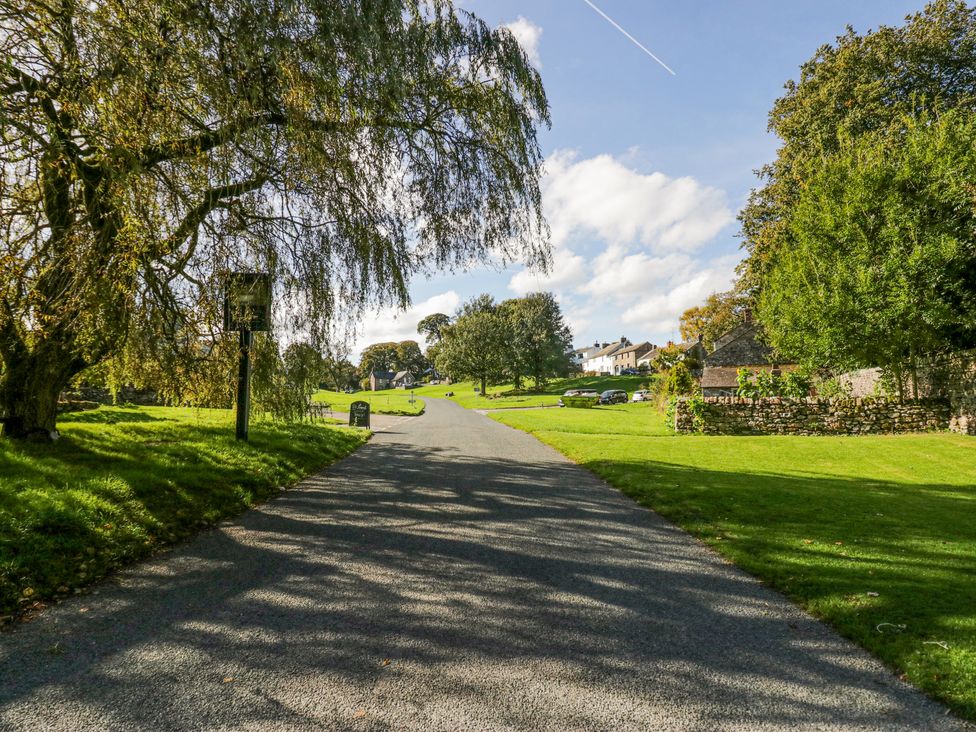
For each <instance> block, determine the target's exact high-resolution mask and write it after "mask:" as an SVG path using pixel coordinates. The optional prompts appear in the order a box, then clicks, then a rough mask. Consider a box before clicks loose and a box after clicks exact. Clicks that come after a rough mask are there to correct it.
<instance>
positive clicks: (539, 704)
mask: <svg viewBox="0 0 976 732" xmlns="http://www.w3.org/2000/svg"><path fill="white" fill-rule="evenodd" d="M960 728H962V726H961V725H960V724H959V723H958V722H955V721H954V720H953V719H952V718H951V717H949V716H947V715H946V714H945V710H944V709H943V708H941V707H940V706H938V705H936V704H934V703H932V702H929V701H928V700H926V699H925V698H924V697H922V696H921V695H920V694H918V693H916V692H914V691H912V690H911V689H909V688H908V687H906V686H905V685H904V684H902V683H900V682H898V681H897V680H896V679H895V678H894V677H893V676H892V675H891V674H889V673H888V672H886V671H885V670H884V669H883V668H881V667H880V666H879V664H877V663H876V662H874V661H873V660H871V659H870V658H869V657H868V656H867V655H866V654H864V653H863V652H861V651H859V650H857V649H856V648H854V647H853V646H851V645H850V644H849V643H847V642H845V641H843V640H842V639H840V638H839V637H837V636H836V635H835V634H833V633H831V632H829V631H828V630H827V629H826V628H825V627H823V626H822V625H820V624H818V623H816V622H815V621H813V620H811V619H810V618H808V617H805V616H804V615H802V614H801V613H800V612H799V611H797V610H796V609H795V608H794V607H793V606H791V605H790V604H789V603H787V602H786V601H784V600H783V599H782V598H781V597H779V596H778V595H776V594H774V593H772V592H770V591H768V590H767V589H765V588H764V587H762V586H761V585H759V584H758V583H757V582H755V581H754V580H752V579H750V578H748V577H746V576H744V575H743V574H741V573H739V572H738V571H736V570H734V569H733V568H731V567H730V566H728V565H726V564H724V563H723V562H722V561H721V560H720V559H718V558H716V557H715V556H714V555H713V554H712V553H711V552H709V551H708V550H707V549H705V548H703V547H702V546H701V545H699V544H697V543H696V542H695V541H694V540H692V539H691V538H689V537H688V536H687V535H686V534H684V533H682V532H680V531H678V530H677V529H675V528H674V527H672V526H670V525H669V524H667V523H666V522H664V521H663V520H661V519H660V518H658V517H657V516H655V515H654V514H652V513H650V512H648V511H646V510H644V509H641V508H639V507H637V506H635V505H634V504H632V503H631V502H630V501H629V500H627V499H626V498H624V497H622V496H621V495H620V494H618V493H617V492H616V491H614V490H612V489H610V488H608V487H607V486H606V485H605V484H603V483H601V482H600V481H599V480H597V479H595V478H594V477H593V476H591V475H590V474H588V473H586V472H585V471H583V470H582V469H580V468H577V467H576V466H574V465H572V464H570V463H568V462H567V461H566V460H565V459H563V458H561V457H560V456H559V455H557V454H556V453H555V452H553V451H552V450H550V449H549V448H547V447H545V446H543V445H541V444H539V443H538V442H536V441H535V440H533V439H532V438H530V437H527V436H525V435H523V434H521V433H518V432H515V431H513V430H510V429H508V428H506V427H503V426H501V425H499V424H496V423H494V422H492V421H491V420H489V419H488V418H487V417H484V416H481V415H478V414H474V413H473V412H466V411H464V410H462V409H461V408H460V407H457V406H456V405H454V404H452V403H449V402H442V401H433V400H431V401H430V402H429V407H428V412H427V415H426V416H425V417H422V418H419V419H413V420H403V421H394V422H392V423H390V424H388V425H387V427H386V431H384V432H382V433H379V434H378V435H377V436H376V437H375V438H374V439H373V441H372V442H371V443H370V444H369V445H368V446H366V447H365V448H364V449H362V450H361V451H359V452H358V453H357V454H355V455H353V456H351V457H350V458H348V459H346V460H345V461H343V462H342V463H340V464H338V465H336V466H334V467H333V468H332V469H330V470H329V471H327V472H326V473H324V474H322V475H319V476H316V477H314V478H312V479H310V480H308V481H306V482H305V483H304V484H303V485H302V486H301V487H300V488H297V489H295V490H292V491H289V492H287V493H285V494H284V495H283V496H282V497H281V498H280V499H278V500H276V501H273V502H272V503H270V504H268V505H267V506H265V507H263V508H262V509H260V510H257V511H252V512H250V513H249V514H247V515H246V516H244V517H242V518H241V519H240V520H238V521H235V522H232V523H229V524H226V525H224V526H223V527H222V528H220V529H219V530H216V531H212V532H209V533H207V534H206V535H203V536H201V537H199V538H198V539H197V540H195V541H193V542H190V543H189V544H187V545H186V546H184V547H183V548H181V549H179V550H177V551H174V552H172V553H171V554H169V555H167V556H164V557H160V558H158V559H156V560H154V561H151V562H148V563H146V564H142V565H140V566H138V567H136V568H134V569H132V570H130V571H128V572H125V573H124V574H123V575H121V576H119V577H118V578H117V579H115V580H113V581H112V582H110V583H106V584H103V585H102V586H101V587H100V588H99V590H98V594H94V595H89V596H85V597H80V598H76V599H75V600H73V601H71V602H68V603H65V604H64V605H62V606H60V607H57V608H54V609H53V610H51V611H50V612H48V613H46V614H44V615H43V616H42V617H41V618H40V619H39V620H37V621H35V622H34V623H32V624H30V625H27V626H23V627H21V628H20V629H18V630H16V631H14V632H11V633H5V634H2V635H0V729H3V730H31V731H32V732H37V731H38V730H70V731H71V732H79V731H83V730H152V731H153V732H160V731H165V730H255V731H257V730H261V731H262V732H264V731H273V730H423V731H424V732H434V731H436V730H445V731H447V730H451V731H453V730H558V731H559V732H568V731H570V730H641V731H642V732H644V731H646V730H678V729H696V730H715V729H729V730H735V729H741V730H761V729H789V730H799V729H818V730H821V729H856V730H867V729H878V730H898V729H905V730H908V729H912V730H923V729H924V730H941V729H960Z"/></svg>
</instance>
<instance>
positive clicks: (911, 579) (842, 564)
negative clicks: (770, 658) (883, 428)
mask: <svg viewBox="0 0 976 732" xmlns="http://www.w3.org/2000/svg"><path fill="white" fill-rule="evenodd" d="M639 410H640V405H635V406H634V407H624V408H604V409H598V410H580V409H574V410H569V409H565V410H558V411H557V410H545V411H540V412H507V413H496V414H494V415H492V416H493V418H494V419H497V420H498V421H500V422H503V423H504V424H507V425H510V426H512V427H516V428H519V429H524V430H526V431H529V432H531V433H532V434H534V435H536V436H537V437H538V438H539V439H541V440H542V441H543V442H546V443H548V444H550V445H552V446H553V447H555V448H556V449H557V450H559V451H561V452H562V453H563V454H565V455H566V456H568V457H569V458H571V459H573V460H575V461H576V462H578V463H580V464H581V465H583V466H585V467H587V468H589V469H590V470H592V471H593V472H594V473H596V474H597V475H599V476H601V477H603V478H604V479H606V480H607V481H608V482H609V483H611V484H612V485H614V486H616V487H617V488H619V489H620V490H622V491H623V492H624V493H626V494H627V495H629V496H631V497H632V498H634V499H635V500H636V501H638V502H639V503H641V504H643V505H646V506H648V507H650V508H653V509H654V510H655V511H657V512H658V513H660V514H662V515H664V516H666V517H667V518H669V519H670V520H671V521H673V522H675V523H676V524H678V525H680V526H682V527H683V528H685V529H686V530H688V531H690V532H691V533H692V534H694V535H695V536H697V537H699V538H700V539H702V540H703V541H705V542H706V543H708V544H709V545H711V546H712V547H713V548H715V549H716V550H717V551H719V552H720V553H721V554H723V555H724V556H726V557H728V558H729V559H731V560H732V561H734V562H735V563H736V564H738V565H739V566H740V567H743V568H744V569H746V570H747V571H749V572H751V573H752V574H754V575H756V576H757V577H759V578H761V579H762V580H764V581H765V582H766V583H767V584H769V585H771V586H772V587H775V588H776V589H778V590H780V591H781V592H783V593H785V594H786V595H788V596H789V597H791V598H792V599H794V600H795V601H797V602H798V603H800V604H801V605H802V606H803V607H805V608H806V609H807V610H809V611H810V612H811V613H813V614H814V615H816V616H817V617H820V618H823V619H825V620H827V621H829V622H830V623H832V624H833V625H834V627H836V628H837V629H838V630H839V631H840V632H841V633H843V634H844V635H846V636H847V637H849V638H852V639H853V640H855V641H857V642H858V643H860V644H861V645H863V646H864V647H865V648H867V649H869V650H870V651H872V652H873V653H875V654H876V655H877V656H879V657H880V658H882V659H883V660H884V661H886V662H887V663H888V664H890V665H891V666H892V667H894V668H896V669H898V670H899V671H900V672H902V673H904V674H905V676H906V677H907V678H908V679H909V680H910V681H911V682H913V683H914V684H916V685H917V686H919V687H920V688H922V689H924V690H925V691H927V692H928V693H929V694H931V695H932V696H934V697H936V698H938V699H941V700H943V701H945V702H946V703H947V704H949V705H950V706H951V707H952V708H953V709H954V710H955V711H956V712H958V713H959V714H960V715H962V716H964V717H966V718H968V719H971V720H976V439H974V438H972V437H964V436H961V435H953V434H948V433H942V434H924V435H892V436H865V437H711V436H709V437H706V436H701V435H682V436H675V435H669V434H668V431H667V429H666V427H665V426H664V421H663V416H662V415H661V414H659V413H657V414H655V410H653V409H648V410H647V411H645V412H640V411H639ZM635 412H636V413H635ZM944 646H945V647H944Z"/></svg>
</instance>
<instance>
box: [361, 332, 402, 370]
mask: <svg viewBox="0 0 976 732" xmlns="http://www.w3.org/2000/svg"><path fill="white" fill-rule="evenodd" d="M398 345H399V344H397V343H395V342H393V341H387V342H385V343H373V344H372V345H369V346H366V348H364V349H363V352H362V355H361V356H360V357H359V374H360V376H361V377H362V378H364V379H366V378H369V375H370V373H372V372H373V371H393V369H394V368H395V367H396V364H397V346H398Z"/></svg>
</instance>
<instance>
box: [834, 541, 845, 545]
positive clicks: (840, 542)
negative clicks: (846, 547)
mask: <svg viewBox="0 0 976 732" xmlns="http://www.w3.org/2000/svg"><path fill="white" fill-rule="evenodd" d="M843 543H844V542H842V541H835V542H834V544H836V545H837V546H841V545H843Z"/></svg>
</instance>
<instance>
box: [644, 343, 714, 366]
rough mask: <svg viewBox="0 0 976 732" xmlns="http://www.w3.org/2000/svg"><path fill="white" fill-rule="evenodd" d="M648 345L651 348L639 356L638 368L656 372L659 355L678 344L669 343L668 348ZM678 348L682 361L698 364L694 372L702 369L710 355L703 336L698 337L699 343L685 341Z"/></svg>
mask: <svg viewBox="0 0 976 732" xmlns="http://www.w3.org/2000/svg"><path fill="white" fill-rule="evenodd" d="M648 345H649V346H650V347H649V348H648V349H647V350H645V351H644V352H643V353H641V354H640V355H639V356H637V359H636V360H637V368H641V367H646V369H647V370H648V371H654V369H655V367H654V360H655V359H656V358H657V357H658V354H659V353H660V352H661V351H662V350H664V349H665V348H672V347H674V346H675V345H676V344H675V343H674V341H668V344H667V345H666V346H655V345H653V344H648ZM677 347H678V350H679V351H680V352H681V357H680V359H681V360H682V361H690V362H694V363H695V364H696V368H695V369H693V370H698V369H700V368H701V364H703V363H704V361H705V357H706V356H707V355H708V351H707V350H705V345H704V344H703V343H702V338H701V336H699V337H698V340H697V341H685V342H684V343H678V344H677Z"/></svg>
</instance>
